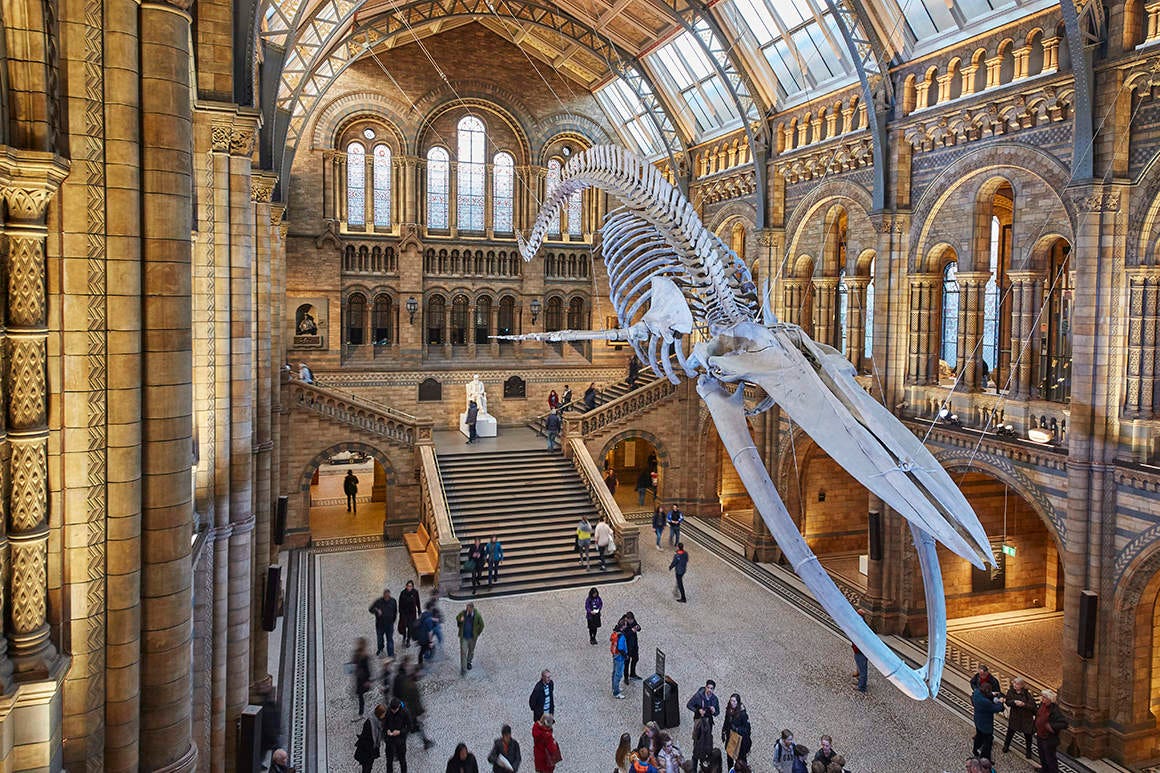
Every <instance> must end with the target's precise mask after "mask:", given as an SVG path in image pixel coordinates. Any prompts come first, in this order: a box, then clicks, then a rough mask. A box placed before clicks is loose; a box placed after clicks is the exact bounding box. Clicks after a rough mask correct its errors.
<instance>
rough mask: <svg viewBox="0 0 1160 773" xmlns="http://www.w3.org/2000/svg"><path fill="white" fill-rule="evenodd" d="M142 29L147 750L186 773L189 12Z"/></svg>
mask: <svg viewBox="0 0 1160 773" xmlns="http://www.w3.org/2000/svg"><path fill="white" fill-rule="evenodd" d="M140 9H141V10H140V30H141V56H140V60H141V61H140V72H141V131H142V137H143V138H144V140H145V141H144V143H143V145H142V148H141V166H142V180H141V192H142V201H141V215H142V218H141V219H142V222H143V223H144V234H143V237H142V240H141V247H142V263H143V277H144V280H143V283H142V295H143V303H144V310H145V311H144V317H145V318H144V337H143V346H144V356H143V358H142V366H143V367H142V407H143V419H142V435H143V437H144V444H143V447H142V461H141V472H142V484H141V499H142V514H141V532H142V537H141V539H142V559H143V567H142V576H141V629H142V636H141V642H142V644H141V750H140V766H141V768H142V769H146V770H156V771H185V770H192V769H193V768H194V767H195V765H196V763H197V748H196V747H195V746H193V744H192V743H191V724H190V719H191V711H192V685H191V684H190V665H191V661H190V640H191V631H192V626H191V606H192V587H191V584H192V569H191V565H190V539H191V536H192V530H193V500H192V497H191V493H190V488H191V487H190V475H191V463H192V453H191V449H192V440H193V424H192V406H193V394H192V343H191V340H190V326H191V321H192V316H191V303H190V298H191V290H192V288H191V272H190V246H191V245H190V232H191V230H192V229H191V226H192V223H191V215H192V212H193V186H192V147H193V116H192V112H191V99H190V91H191V89H192V84H191V83H190V81H189V75H190V51H189V41H190V17H189V14H188V4H187V3H184V2H181V1H180V0H178V2H175V3H174V4H169V3H156V2H146V3H142V4H141V6H140Z"/></svg>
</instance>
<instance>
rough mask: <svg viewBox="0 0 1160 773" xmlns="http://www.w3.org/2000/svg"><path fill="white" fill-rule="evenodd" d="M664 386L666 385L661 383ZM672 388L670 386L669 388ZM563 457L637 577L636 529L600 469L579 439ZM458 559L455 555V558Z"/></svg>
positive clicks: (567, 445) (623, 560)
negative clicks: (569, 463) (565, 457)
mask: <svg viewBox="0 0 1160 773" xmlns="http://www.w3.org/2000/svg"><path fill="white" fill-rule="evenodd" d="M665 383H666V384H667V383H668V382H667V381H666V382H665ZM669 386H672V384H669ZM564 455H565V456H567V457H568V458H570V459H571V460H572V464H573V466H575V468H576V472H577V473H578V474H579V475H580V479H581V480H582V481H584V487H585V488H587V489H588V496H589V497H591V498H592V503H593V504H594V505H596V512H598V513H599V514H600V517H601V518H606V519H607V520H608V523H609V525H610V526H612V533H613V534H614V535H615V537H616V555H617V560H619V561H620V565H621V566H622V567H624V568H626V569H631V570H632V573H633V574H640V540H639V536H640V534H639V532H640V526H638V525H636V524H634V523H631V522H629V520H628V519H627V518H625V517H624V513H622V512H621V511H620V505H618V504H616V499H614V498H613V496H612V494H611V492H609V490H608V486H607V485H605V483H604V478H603V477H602V476H601V475H600V468H598V467H597V466H596V462H595V461H594V460H593V459H592V455H591V454H590V453H588V447H587V446H586V445H584V440H583V439H582V438H579V437H570V438H567V439H566V441H565V443H564ZM457 555H458V554H457Z"/></svg>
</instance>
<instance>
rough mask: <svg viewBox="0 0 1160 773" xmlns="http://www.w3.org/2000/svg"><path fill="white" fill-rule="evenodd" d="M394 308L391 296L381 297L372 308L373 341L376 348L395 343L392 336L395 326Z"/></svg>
mask: <svg viewBox="0 0 1160 773" xmlns="http://www.w3.org/2000/svg"><path fill="white" fill-rule="evenodd" d="M394 315H395V314H394V308H393V304H392V303H391V296H389V295H380V296H378V297H376V298H375V304H374V306H372V307H371V341H372V342H374V345H375V346H390V345H391V344H392V343H394V338H393V336H392V335H391V332H392V329H393V328H394V325H393V324H392V323H393V322H394Z"/></svg>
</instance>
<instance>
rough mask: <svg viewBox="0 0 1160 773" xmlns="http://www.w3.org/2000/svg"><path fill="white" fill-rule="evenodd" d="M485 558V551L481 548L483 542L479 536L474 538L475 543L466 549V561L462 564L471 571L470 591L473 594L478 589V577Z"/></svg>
mask: <svg viewBox="0 0 1160 773" xmlns="http://www.w3.org/2000/svg"><path fill="white" fill-rule="evenodd" d="M486 560H487V553H486V552H485V551H484V549H483V543H482V542H480V541H479V537H476V538H475V544H473V545H472V546H471V549H470V550H468V551H467V561H466V565H465V566H464V568H465V569H467V570H468V571H469V572H471V592H472V593H473V594H474V593H475V592H476V591H477V590H479V579H480V577H481V576H482V575H483V564H484V562H485V561H486Z"/></svg>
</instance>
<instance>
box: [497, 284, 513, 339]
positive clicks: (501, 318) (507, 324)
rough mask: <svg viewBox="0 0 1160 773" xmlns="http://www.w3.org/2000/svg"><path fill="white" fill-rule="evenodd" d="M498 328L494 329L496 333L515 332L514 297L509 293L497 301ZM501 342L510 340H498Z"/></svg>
mask: <svg viewBox="0 0 1160 773" xmlns="http://www.w3.org/2000/svg"><path fill="white" fill-rule="evenodd" d="M496 324H497V327H498V329H497V330H496V331H495V333H496V335H501V336H510V335H514V334H515V332H516V299H515V298H513V297H511V296H510V295H507V296H504V297H503V298H501V299H500V301H499V314H498V316H497V319H496ZM500 343H501V344H503V343H511V342H510V341H507V342H505V341H500Z"/></svg>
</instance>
